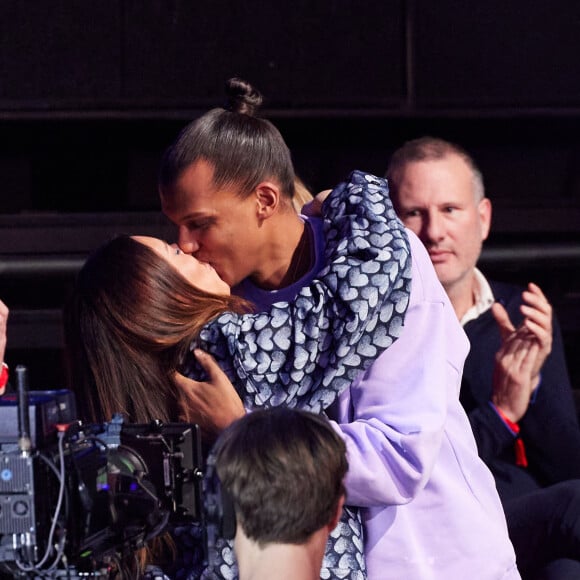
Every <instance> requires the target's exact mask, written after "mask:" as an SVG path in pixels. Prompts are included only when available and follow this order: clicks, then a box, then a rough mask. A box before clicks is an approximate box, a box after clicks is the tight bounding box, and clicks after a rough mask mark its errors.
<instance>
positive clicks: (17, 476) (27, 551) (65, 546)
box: [0, 367, 203, 578]
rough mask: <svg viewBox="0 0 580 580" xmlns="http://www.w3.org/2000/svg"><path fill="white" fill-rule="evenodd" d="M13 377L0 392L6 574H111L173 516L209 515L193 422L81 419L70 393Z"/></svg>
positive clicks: (175, 520)
mask: <svg viewBox="0 0 580 580" xmlns="http://www.w3.org/2000/svg"><path fill="white" fill-rule="evenodd" d="M16 378H17V386H18V389H17V390H18V395H17V396H15V395H8V396H5V397H3V398H2V399H0V578H57V577H63V578H64V577H66V578H80V577H98V576H107V575H108V572H107V571H106V570H107V569H109V568H110V565H111V563H115V562H118V561H120V559H121V558H123V557H125V556H127V555H130V554H132V553H133V552H135V551H136V550H138V549H139V548H141V547H143V546H144V545H145V543H146V542H147V541H148V540H150V539H151V538H154V537H155V536H157V535H159V534H161V533H163V532H164V531H165V530H166V529H167V526H168V525H169V524H170V523H171V524H176V525H181V524H187V523H189V522H200V521H201V520H202V519H203V505H202V498H201V494H202V479H203V472H202V465H203V458H202V453H201V437H200V432H199V429H198V426H197V425H194V424H186V423H168V424H162V423H160V422H152V423H150V424H128V423H125V422H124V421H123V417H121V416H115V417H114V418H113V420H112V421H110V422H108V423H104V424H91V425H83V424H82V423H81V422H80V421H78V420H77V419H76V406H75V399H74V395H73V393H72V392H71V391H67V390H58V391H28V388H27V384H26V383H27V381H26V369H25V368H24V367H17V369H16ZM3 574H4V575H3Z"/></svg>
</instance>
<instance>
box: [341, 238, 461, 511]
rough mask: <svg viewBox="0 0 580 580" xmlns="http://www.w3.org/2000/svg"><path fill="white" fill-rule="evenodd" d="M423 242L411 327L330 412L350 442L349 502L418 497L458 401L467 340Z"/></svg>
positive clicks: (417, 256) (415, 247) (416, 251)
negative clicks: (436, 275)
mask: <svg viewBox="0 0 580 580" xmlns="http://www.w3.org/2000/svg"><path fill="white" fill-rule="evenodd" d="M410 235H411V234H410ZM420 244H421V242H419V240H417V239H416V238H415V242H413V240H412V241H411V248H412V252H413V262H414V266H413V292H412V296H411V301H410V305H409V308H408V311H407V315H406V319H405V329H404V332H403V333H402V335H401V337H400V338H399V340H397V342H396V343H395V344H394V345H393V346H392V347H391V348H389V349H388V350H386V351H385V352H383V353H382V354H381V355H380V356H379V357H378V359H377V360H376V361H375V363H374V364H373V365H372V366H371V367H370V368H369V369H368V371H366V372H365V373H364V375H363V376H362V377H359V380H357V381H356V382H355V383H354V384H353V385H352V387H351V388H350V389H349V390H348V391H347V392H345V393H344V395H343V396H341V397H340V400H339V402H338V404H337V405H336V406H335V407H333V409H332V410H331V413H330V415H331V417H332V418H333V425H334V427H335V429H336V430H337V431H338V432H339V433H340V434H341V435H342V437H343V438H344V440H345V442H346V445H347V454H348V462H349V471H348V474H347V477H346V488H347V493H348V503H349V504H350V505H356V506H360V507H373V506H385V505H401V504H406V503H408V502H411V501H412V500H413V499H414V498H415V497H416V496H417V494H418V493H419V492H420V491H421V490H422V489H424V487H425V485H426V484H427V482H428V481H429V480H430V478H431V474H432V471H433V469H434V466H435V464H436V462H437V461H440V449H441V445H442V440H443V438H444V437H445V436H446V435H445V429H446V425H447V424H448V422H449V420H450V418H449V413H450V409H451V408H455V407H457V408H459V404H458V402H457V404H456V405H455V407H454V406H453V401H456V400H457V399H458V396H459V386H460V380H461V372H462V369H463V362H464V360H465V356H466V354H467V351H468V348H469V346H468V341H467V337H466V336H465V333H464V332H463V329H462V328H461V326H460V324H459V322H458V320H457V317H456V316H455V312H454V311H453V309H452V307H451V304H450V303H449V301H448V299H447V297H446V296H445V294H444V290H443V289H442V287H441V285H440V284H439V283H438V281H437V279H436V277H435V273H434V271H433V268H432V266H431V264H430V260H429V258H428V256H426V253H425V251H424V248H423V247H422V246H421V245H420ZM463 419H464V420H465V423H467V419H466V417H465V416H464V415H463Z"/></svg>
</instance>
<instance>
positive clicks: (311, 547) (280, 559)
mask: <svg viewBox="0 0 580 580" xmlns="http://www.w3.org/2000/svg"><path fill="white" fill-rule="evenodd" d="M322 533H323V534H324V532H322ZM327 537H328V532H326V535H321V536H320V537H318V536H317V532H315V537H312V538H311V539H310V540H309V541H308V542H307V543H306V544H267V545H266V546H264V547H263V548H260V547H259V546H258V545H257V544H256V543H255V542H252V541H251V540H249V539H248V538H246V537H245V536H244V535H243V534H239V533H238V534H236V539H235V544H234V546H235V551H236V558H237V561H238V568H239V571H240V580H318V579H319V578H320V568H321V565H322V557H323V555H324V549H325V547H326V538H327Z"/></svg>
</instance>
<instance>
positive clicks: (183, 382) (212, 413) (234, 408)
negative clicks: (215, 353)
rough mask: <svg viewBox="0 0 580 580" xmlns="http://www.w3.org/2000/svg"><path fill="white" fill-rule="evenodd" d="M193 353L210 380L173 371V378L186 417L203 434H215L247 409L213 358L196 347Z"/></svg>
mask: <svg viewBox="0 0 580 580" xmlns="http://www.w3.org/2000/svg"><path fill="white" fill-rule="evenodd" d="M194 355H195V357H196V358H197V360H198V362H199V364H200V365H201V366H202V367H203V369H204V370H205V372H206V373H207V375H208V377H209V380H208V381H194V380H193V379H189V378H187V377H185V376H183V375H181V374H179V373H175V375H174V382H175V384H176V385H177V387H178V388H179V389H180V390H181V393H182V395H183V399H184V402H185V405H184V407H185V408H184V417H185V420H186V421H187V422H188V423H196V424H197V425H199V426H200V427H201V430H202V431H203V432H204V433H205V434H206V435H208V436H210V437H215V436H217V435H218V434H219V433H221V431H223V430H224V429H225V428H226V427H228V426H229V425H230V424H231V423H233V422H234V421H235V420H236V419H239V418H240V417H243V416H244V415H245V413H246V410H245V409H244V405H243V403H242V400H241V399H240V397H239V395H238V393H237V392H236V390H235V389H234V386H233V385H232V383H231V382H230V380H229V379H228V377H227V376H226V374H225V373H224V372H223V371H222V370H221V368H220V367H219V365H218V364H217V363H216V362H215V360H214V358H213V357H212V356H211V355H209V354H207V353H206V352H204V351H202V350H199V349H196V350H195V351H194Z"/></svg>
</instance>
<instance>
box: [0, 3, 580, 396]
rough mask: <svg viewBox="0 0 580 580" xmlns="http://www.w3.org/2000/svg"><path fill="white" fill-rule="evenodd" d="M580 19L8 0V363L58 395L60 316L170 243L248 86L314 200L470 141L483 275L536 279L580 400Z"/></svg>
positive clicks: (1, 109)
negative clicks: (185, 171)
mask: <svg viewBox="0 0 580 580" xmlns="http://www.w3.org/2000/svg"><path fill="white" fill-rule="evenodd" d="M578 54H580V4H579V3H577V2H574V1H572V0H560V1H559V2H557V3H548V2H534V1H532V2H530V1H529V0H528V1H523V0H514V1H512V2H500V1H499V0H490V1H489V2H482V3H475V2H465V1H464V0H455V1H452V0H439V1H438V2H432V1H429V0H407V1H405V0H382V1H380V2H379V1H374V2H355V1H354V0H336V1H331V0H319V1H317V2H312V1H311V0H310V1H305V0H293V1H292V2H285V1H280V2H271V3H264V2H257V1H256V0H248V1H246V2H243V3H240V2H231V1H225V0H196V1H193V0H187V1H186V0H181V1H179V0H99V2H92V1H90V0H46V1H44V2H34V3H33V2H22V0H0V135H1V137H2V138H1V139H0V298H2V299H3V300H4V301H5V302H6V303H7V304H8V305H9V306H10V307H11V319H10V325H9V344H10V348H9V352H8V355H7V358H8V362H9V363H10V364H12V365H14V364H17V363H20V362H23V363H26V364H28V365H29V367H30V371H31V377H32V381H33V386H35V387H38V388H41V387H42V388H48V387H58V386H62V384H63V382H64V376H63V372H62V365H61V354H62V353H61V346H62V337H61V330H60V309H61V307H62V302H63V300H64V296H65V294H66V292H67V290H68V288H69V287H70V284H71V281H72V279H73V278H74V274H75V272H76V270H77V269H78V267H79V265H80V264H81V263H82V260H83V259H84V257H85V256H86V254H87V252H88V251H90V250H91V249H92V248H94V247H95V246H96V245H98V244H99V243H101V242H102V241H103V240H105V239H107V238H108V237H110V236H111V235H113V234H114V233H118V232H121V231H128V232H139V233H154V234H158V235H163V236H166V237H171V236H172V229H171V227H169V225H168V224H167V223H166V222H165V220H164V218H163V216H161V215H160V212H159V207H158V199H157V193H156V188H155V176H156V170H157V166H158V162H159V158H160V155H161V152H162V151H163V149H164V148H165V147H166V146H167V145H168V144H169V142H170V141H171V140H172V139H173V138H174V136H175V135H176V133H177V131H178V130H179V129H180V128H181V127H182V126H183V125H184V124H185V123H186V122H188V121H189V120H191V119H193V118H195V117H197V116H198V115H200V114H202V113H203V112H204V111H205V110H207V109H208V108H210V107H212V106H216V105H219V104H221V102H222V99H223V85H224V81H225V80H226V79H227V78H229V77H230V76H234V75H239V76H242V77H244V78H247V79H248V80H250V81H251V82H253V83H254V84H255V85H256V86H257V87H258V88H259V89H260V90H261V91H262V92H263V93H264V95H265V96H266V99H267V101H266V105H265V109H264V115H265V116H267V117H268V118H270V119H271V120H272V121H273V122H274V123H275V124H276V125H277V126H278V127H279V129H280V130H281V132H282V134H283V135H284V137H285V138H286V140H287V142H288V144H289V146H290V148H291V149H292V152H293V156H294V160H295V164H296V168H297V171H298V173H299V174H300V175H301V177H302V178H303V179H304V180H305V181H306V183H307V184H308V185H309V186H310V187H311V188H312V189H314V190H317V189H322V188H326V187H329V186H331V185H333V184H335V183H336V182H338V181H339V180H340V179H342V178H343V177H344V176H345V175H346V173H348V172H349V171H350V170H351V169H353V168H360V169H365V170H368V171H372V172H375V173H378V174H382V173H383V172H384V170H385V167H386V165H387V161H388V158H389V155H390V153H391V152H392V151H393V150H394V149H395V148H396V147H397V146H398V145H400V144H401V143H402V142H403V141H404V140H406V139H409V138H413V137H417V136H420V135H424V134H431V135H436V136H441V137H443V138H447V139H451V140H454V141H457V142H459V143H461V144H462V145H463V146H465V147H466V148H467V149H468V150H470V151H471V153H472V154H473V155H474V157H475V158H476V160H477V161H478V162H479V164H480V166H481V168H482V170H483V173H484V176H485V180H486V185H487V190H488V194H489V195H490V197H491V198H492V200H493V202H494V208H495V213H494V226H493V235H492V237H491V239H490V240H489V242H488V244H487V246H486V251H485V254H484V257H483V259H482V267H483V268H484V269H485V270H486V272H488V273H490V274H492V275H495V276H497V277H501V278H503V279H507V280H514V281H520V282H523V283H525V282H527V281H528V280H534V281H537V282H539V283H540V284H541V285H542V287H543V288H544V290H545V291H546V292H547V294H548V295H549V297H550V299H551V300H552V301H553V303H554V305H555V307H556V308H557V311H558V314H559V317H560V321H561V323H562V328H563V331H564V336H565V340H566V348H567V351H568V357H569V363H570V369H571V372H572V375H573V378H574V382H575V385H576V386H577V387H578V388H580V360H579V358H580V357H579V354H580V352H579V348H578V347H579V344H580V274H579V271H580V139H579V137H578V135H579V134H580V133H579V131H580V70H579V69H580V60H579V59H578Z"/></svg>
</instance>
